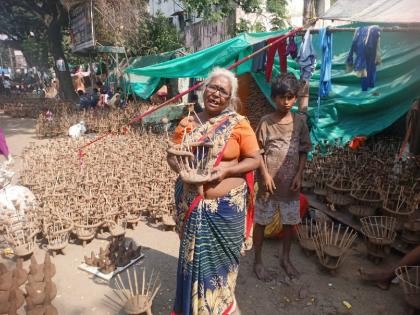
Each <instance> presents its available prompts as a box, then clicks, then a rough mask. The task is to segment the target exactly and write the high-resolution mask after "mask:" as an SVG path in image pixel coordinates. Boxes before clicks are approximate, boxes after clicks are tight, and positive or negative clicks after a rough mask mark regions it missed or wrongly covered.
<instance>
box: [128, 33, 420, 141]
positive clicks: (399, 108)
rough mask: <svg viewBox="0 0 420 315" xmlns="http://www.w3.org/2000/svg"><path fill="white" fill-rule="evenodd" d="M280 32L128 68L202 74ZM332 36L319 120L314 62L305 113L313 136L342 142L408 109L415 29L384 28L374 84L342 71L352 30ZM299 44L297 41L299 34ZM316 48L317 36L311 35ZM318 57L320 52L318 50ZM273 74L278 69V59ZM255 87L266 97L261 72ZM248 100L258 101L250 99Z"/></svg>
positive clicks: (415, 83) (419, 44) (418, 80)
mask: <svg viewBox="0 0 420 315" xmlns="http://www.w3.org/2000/svg"><path fill="white" fill-rule="evenodd" d="M284 32H285V31H283V32H273V33H254V34H241V35H239V36H237V37H235V38H233V39H230V40H228V41H226V42H223V43H220V44H218V45H215V46H213V47H210V48H208V49H205V50H202V51H199V52H197V53H194V54H191V55H187V56H185V57H182V58H178V59H175V60H170V61H167V62H164V63H161V64H156V65H152V66H149V67H145V68H136V69H134V68H132V69H129V70H128V72H129V73H133V74H138V75H144V76H150V77H155V78H161V77H164V78H177V77H195V78H201V77H206V76H207V74H208V73H209V71H210V70H211V69H212V68H213V67H215V66H221V67H227V66H228V65H230V64H232V63H233V62H234V61H235V60H237V59H238V58H241V57H244V56H246V55H248V54H250V53H251V52H252V45H253V44H255V43H257V42H260V41H263V40H266V39H267V38H270V37H274V36H278V35H280V34H282V33H284ZM333 36H334V39H333V72H332V78H333V80H332V81H333V89H332V91H331V92H330V95H329V96H328V97H326V98H324V99H322V100H321V112H320V120H319V121H318V123H316V122H315V121H314V117H315V111H316V108H317V95H318V86H319V83H318V80H319V65H318V67H317V70H316V72H315V73H314V75H313V78H312V80H311V82H310V86H311V88H310V95H311V97H310V104H309V115H310V119H311V125H312V131H311V135H312V138H313V140H314V142H317V141H319V140H321V139H328V140H330V141H332V140H335V139H337V138H342V139H343V142H346V141H348V140H350V139H351V138H353V137H354V136H358V135H366V136H369V135H372V134H375V133H377V132H379V131H381V130H383V129H385V128H387V127H388V126H390V125H391V124H392V123H393V122H395V121H396V120H397V119H398V118H400V117H401V116H402V115H404V114H405V112H406V111H407V110H408V108H409V106H410V103H411V101H412V99H413V98H414V97H415V96H416V95H418V94H420V33H419V32H383V33H382V35H381V52H382V64H381V65H379V66H378V68H377V80H376V87H375V88H373V89H369V90H368V91H366V92H363V91H361V86H360V79H359V78H358V77H356V76H355V75H354V74H351V73H347V72H346V67H345V60H346V57H347V54H348V50H349V49H350V45H351V42H352V38H353V34H352V33H349V32H336V33H334V35H333ZM297 40H298V44H299V39H297ZM313 44H314V46H315V47H316V48H318V38H317V36H316V35H314V37H313ZM318 56H319V58H318V60H321V54H320V52H318ZM251 64H252V62H251V61H247V62H246V63H244V64H242V65H241V66H240V67H239V68H238V72H237V73H238V74H242V73H245V72H249V71H251ZM276 64H277V66H275V69H274V71H273V75H276V74H278V70H279V69H278V62H277V63H276ZM288 70H289V71H291V72H294V73H296V75H297V76H299V67H298V65H297V64H296V63H295V62H294V61H293V60H292V59H290V58H289V60H288ZM253 76H254V78H255V80H256V82H257V83H258V85H259V87H260V88H261V90H262V91H263V93H264V94H265V95H266V97H267V98H268V99H270V87H269V85H268V83H267V82H266V81H265V78H264V77H265V75H264V73H254V74H253ZM248 106H258V104H249V105H248Z"/></svg>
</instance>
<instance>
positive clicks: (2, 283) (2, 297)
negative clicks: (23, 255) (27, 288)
mask: <svg viewBox="0 0 420 315" xmlns="http://www.w3.org/2000/svg"><path fill="white" fill-rule="evenodd" d="M27 276H28V275H27V273H26V271H25V270H24V269H23V267H22V260H21V259H18V261H17V263H16V268H15V269H13V270H8V269H7V267H6V266H5V265H4V264H0V314H17V311H18V310H19V309H20V308H21V307H22V305H23V303H24V295H23V292H22V290H21V289H20V288H19V287H21V286H22V285H23V284H24V283H25V282H26V279H27Z"/></svg>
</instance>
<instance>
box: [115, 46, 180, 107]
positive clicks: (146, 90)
mask: <svg viewBox="0 0 420 315" xmlns="http://www.w3.org/2000/svg"><path fill="white" fill-rule="evenodd" d="M180 50H183V48H182V49H177V50H174V51H169V52H165V53H162V54H157V55H147V56H140V57H136V58H131V59H130V60H129V63H130V66H129V67H127V68H126V70H125V71H126V72H127V71H128V73H126V74H125V75H124V77H118V76H117V74H116V73H115V71H114V72H113V73H111V74H110V76H109V77H108V79H107V81H108V82H114V83H116V85H118V86H120V87H121V88H122V90H124V91H128V92H129V93H131V92H134V93H135V94H136V95H137V96H138V97H140V98H142V99H148V98H149V97H150V96H151V95H152V94H153V93H154V92H155V90H156V89H157V88H158V86H159V83H160V81H161V78H160V77H150V76H144V75H139V74H132V73H131V72H130V71H131V69H136V68H142V67H147V66H150V65H154V64H159V63H162V62H165V61H167V60H170V59H172V58H174V57H175V56H176V54H177V53H178V52H179V51H180Z"/></svg>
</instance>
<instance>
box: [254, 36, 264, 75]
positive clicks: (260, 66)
mask: <svg viewBox="0 0 420 315" xmlns="http://www.w3.org/2000/svg"><path fill="white" fill-rule="evenodd" d="M266 45H267V44H266V42H265V41H262V42H260V43H257V44H255V45H254V46H253V52H256V51H257V50H259V49H261V48H263V47H265V46H266ZM266 59H267V52H266V51H263V52H261V53H259V54H258V55H256V56H255V57H254V58H252V72H259V71H263V70H264V66H265V61H266Z"/></svg>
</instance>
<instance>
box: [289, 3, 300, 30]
mask: <svg viewBox="0 0 420 315" xmlns="http://www.w3.org/2000/svg"><path fill="white" fill-rule="evenodd" d="M288 2H289V6H288V8H287V9H288V11H289V16H290V22H291V23H292V26H302V20H303V0H289V1H288Z"/></svg>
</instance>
